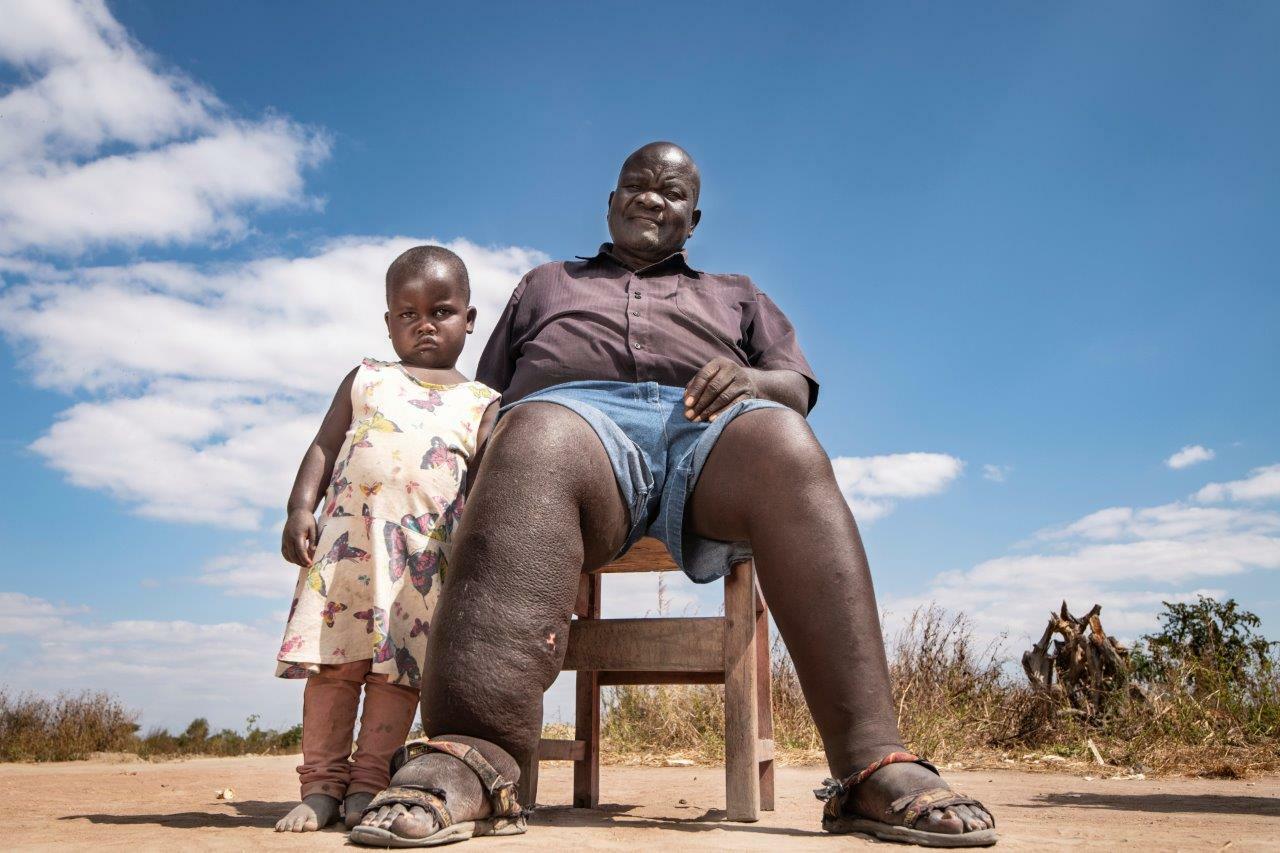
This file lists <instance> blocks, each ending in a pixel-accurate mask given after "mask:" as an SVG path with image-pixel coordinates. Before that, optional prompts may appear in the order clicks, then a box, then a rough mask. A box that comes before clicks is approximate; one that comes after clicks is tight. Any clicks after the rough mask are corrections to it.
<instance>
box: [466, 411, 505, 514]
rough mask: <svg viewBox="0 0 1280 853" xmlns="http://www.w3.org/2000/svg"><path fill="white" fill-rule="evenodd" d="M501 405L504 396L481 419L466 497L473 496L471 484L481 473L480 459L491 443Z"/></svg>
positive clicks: (468, 473) (468, 467)
mask: <svg viewBox="0 0 1280 853" xmlns="http://www.w3.org/2000/svg"><path fill="white" fill-rule="evenodd" d="M501 407H502V398H501V397H499V398H498V399H496V400H494V401H493V402H492V403H490V404H489V408H487V409H485V410H484V417H482V418H481V419H480V429H478V430H477V431H476V455H475V456H473V457H472V458H471V464H470V465H468V466H467V483H466V486H464V487H463V491H462V494H463V496H464V497H470V496H471V485H472V484H473V483H474V482H475V481H476V476H477V475H478V474H479V473H480V460H481V459H483V458H484V449H485V447H486V446H487V445H488V444H489V435H490V433H492V432H493V424H494V422H495V421H497V420H498V409H500V408H501Z"/></svg>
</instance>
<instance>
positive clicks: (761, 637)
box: [756, 593, 773, 812]
mask: <svg viewBox="0 0 1280 853" xmlns="http://www.w3.org/2000/svg"><path fill="white" fill-rule="evenodd" d="M758 594H759V593H757V595H758ZM769 652H770V649H769V609H768V608H767V607H765V605H764V600H763V599H760V600H759V602H758V606H757V607H756V696H757V697H758V698H759V702H758V703H757V709H756V713H757V716H758V717H759V721H760V740H761V741H762V742H765V743H767V744H768V752H767V753H764V754H762V755H761V756H760V765H759V769H760V808H762V809H764V810H765V811H767V812H771V811H773V660H772V658H771V657H770V655H769Z"/></svg>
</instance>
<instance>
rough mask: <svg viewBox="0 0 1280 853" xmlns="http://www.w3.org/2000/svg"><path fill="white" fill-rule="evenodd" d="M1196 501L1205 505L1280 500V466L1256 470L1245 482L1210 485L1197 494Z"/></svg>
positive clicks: (1235, 481) (1268, 466)
mask: <svg viewBox="0 0 1280 853" xmlns="http://www.w3.org/2000/svg"><path fill="white" fill-rule="evenodd" d="M1195 498H1196V500H1198V501H1202V502H1204V503H1221V502H1222V501H1227V500H1231V501H1261V500H1273V499H1275V498H1280V465H1267V466H1264V467H1262V468H1254V469H1253V470H1252V471H1250V472H1249V476H1248V477H1246V478H1244V479H1243V480H1232V481H1231V482H1229V483H1209V484H1208V485H1207V486H1205V487H1204V488H1202V489H1200V491H1198V492H1196V495H1195Z"/></svg>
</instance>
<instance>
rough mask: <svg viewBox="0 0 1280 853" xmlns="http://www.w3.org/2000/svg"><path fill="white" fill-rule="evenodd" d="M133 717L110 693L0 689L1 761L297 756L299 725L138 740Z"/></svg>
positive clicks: (198, 728) (200, 728) (203, 725)
mask: <svg viewBox="0 0 1280 853" xmlns="http://www.w3.org/2000/svg"><path fill="white" fill-rule="evenodd" d="M137 720H138V714H137V712H136V711H130V710H128V709H127V708H125V707H124V705H123V704H121V702H120V700H119V699H117V698H116V697H114V696H112V695H111V694H110V693H104V692H101V691H98V692H93V691H86V692H84V693H79V694H70V693H60V694H58V695H57V696H54V697H53V698H46V697H42V696H36V695H33V694H29V693H25V694H18V695H11V694H10V693H9V692H8V691H6V690H4V689H0V761H72V760H78V759H83V758H88V757H90V756H91V755H93V754H94V753H101V752H126V753H134V754H137V755H140V756H142V757H144V758H169V757H175V756H181V755H262V754H275V753H286V752H297V751H298V749H299V748H300V744H301V742H302V726H294V727H293V728H291V729H286V730H285V731H275V730H271V729H259V728H257V726H256V725H255V724H256V718H255V717H250V718H249V720H248V723H247V725H246V728H245V731H244V732H243V733H241V732H237V731H234V730H231V729H223V730H222V731H218V732H211V731H210V730H209V723H208V721H206V720H204V719H197V720H193V721H192V722H191V725H189V726H188V727H187V729H186V731H184V732H183V733H182V734H179V735H172V734H170V733H169V732H168V731H166V730H164V729H152V730H151V731H150V732H148V733H147V734H146V735H145V736H141V737H140V736H139V735H138V723H137Z"/></svg>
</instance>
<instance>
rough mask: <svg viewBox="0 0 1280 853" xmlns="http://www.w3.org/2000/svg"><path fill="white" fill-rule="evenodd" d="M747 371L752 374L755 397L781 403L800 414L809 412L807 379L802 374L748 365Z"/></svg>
mask: <svg viewBox="0 0 1280 853" xmlns="http://www.w3.org/2000/svg"><path fill="white" fill-rule="evenodd" d="M747 371H748V372H749V373H752V374H754V377H755V383H756V389H757V393H756V396H757V397H760V398H761V399H764V400H772V401H774V402H775V403H781V404H782V405H784V406H786V407H787V408H788V409H795V410H796V411H797V412H799V413H800V414H802V415H808V414H809V380H808V379H806V378H805V377H804V374H801V373H797V372H796V371H794V370H786V369H779V370H761V369H759V368H755V367H748V368H747Z"/></svg>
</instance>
